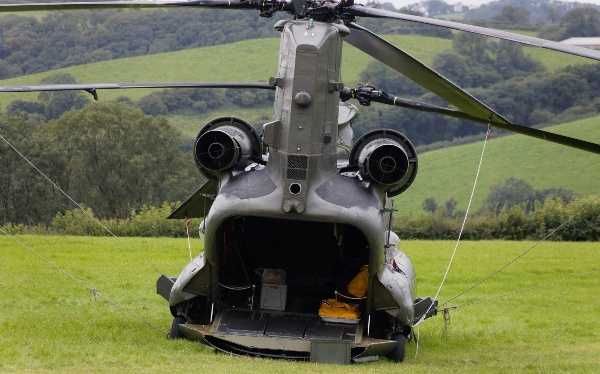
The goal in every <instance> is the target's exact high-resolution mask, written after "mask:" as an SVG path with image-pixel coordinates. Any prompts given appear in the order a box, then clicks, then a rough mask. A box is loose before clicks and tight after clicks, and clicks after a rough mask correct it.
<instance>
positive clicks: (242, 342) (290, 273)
mask: <svg viewBox="0 0 600 374" xmlns="http://www.w3.org/2000/svg"><path fill="white" fill-rule="evenodd" d="M276 29H278V30H280V31H281V45H280V54H279V56H280V57H279V69H278V75H277V77H276V78H275V81H276V85H277V89H276V93H275V104H274V120H273V121H272V122H269V123H267V124H265V125H264V127H263V129H264V131H263V135H262V142H263V144H264V146H265V147H266V148H267V149H268V152H265V156H264V164H263V165H261V164H260V163H255V164H252V165H249V166H247V167H246V168H244V169H243V170H233V171H230V172H224V173H221V174H220V175H219V183H218V185H219V187H218V193H217V195H216V198H215V200H214V202H213V203H212V206H211V208H210V210H209V211H208V214H207V215H206V217H205V220H204V222H203V224H202V228H203V231H204V232H203V233H204V253H203V254H202V255H200V256H199V257H197V258H196V259H194V261H192V262H191V263H190V264H189V265H188V266H187V267H186V268H185V269H184V270H183V271H182V273H181V274H180V275H179V276H178V277H177V279H176V281H175V282H174V285H173V286H172V288H171V290H170V294H169V303H170V305H171V310H172V311H173V314H174V315H177V313H182V314H185V311H186V310H188V309H189V304H193V300H197V299H198V298H200V299H201V300H202V303H201V304H202V306H201V307H202V308H204V309H205V313H200V314H201V315H202V316H203V317H201V318H199V319H200V320H202V321H201V322H200V323H196V325H194V324H193V323H186V324H185V325H184V326H183V327H182V329H183V330H184V331H186V332H187V335H189V336H196V337H198V338H201V339H202V340H203V341H205V342H207V341H208V342H209V343H210V344H211V345H214V346H219V347H221V349H224V350H228V351H235V352H237V351H236V349H238V350H239V349H240V348H236V349H233V348H231V347H245V348H244V349H242V351H243V352H244V353H248V352H252V353H254V354H259V353H265V352H270V353H269V355H272V353H273V352H280V351H281V352H287V353H288V356H289V352H295V353H296V354H306V353H307V352H306V351H307V350H308V352H310V351H311V342H315V341H319V339H318V338H319V337H321V338H332V337H331V336H325V335H326V334H325V335H323V334H321V335H323V336H321V335H319V334H320V333H319V332H316V333H315V332H314V331H313V330H315V331H316V330H318V329H319V328H322V330H323V331H324V329H326V328H329V327H328V326H329V325H327V323H324V324H323V326H321V325H319V323H320V322H319V318H318V310H319V305H320V300H325V299H328V298H334V297H336V296H337V295H344V292H345V291H344V290H343V289H344V284H345V283H347V281H349V280H350V279H352V275H354V274H355V273H357V272H358V271H359V270H360V268H361V267H363V266H365V265H366V266H368V286H367V290H366V295H365V296H364V297H359V298H351V300H350V301H349V302H351V303H352V302H353V303H356V304H358V305H359V307H360V311H361V315H360V322H358V323H357V324H356V325H355V326H357V328H358V330H356V331H354V330H353V331H354V333H353V334H350V335H353V336H354V335H359V336H358V337H356V338H352V341H351V347H352V349H355V348H356V349H358V348H361V349H360V354H359V353H356V352H357V351H356V352H355V353H353V354H352V357H358V356H360V355H366V354H373V352H371V351H372V350H373V349H375V350H377V349H379V350H380V351H382V350H383V351H385V349H390V347H391V346H392V345H393V344H392V343H393V342H391V341H389V340H386V339H389V336H390V335H391V334H393V333H394V331H398V330H402V331H407V330H410V326H411V325H412V324H413V322H414V317H415V316H414V310H413V305H414V302H415V294H414V292H415V275H414V269H413V266H412V264H411V262H410V260H409V259H408V257H407V256H406V255H404V254H403V253H402V252H400V251H399V248H397V244H398V239H397V236H396V235H395V234H394V233H392V232H390V231H389V230H390V227H391V215H392V209H391V207H392V205H391V202H390V200H389V199H388V197H387V195H386V193H385V191H384V190H383V189H381V188H379V187H378V186H377V185H375V184H373V183H368V182H367V181H365V180H363V179H362V178H360V177H359V176H358V175H357V174H356V173H354V174H352V173H342V172H341V170H340V167H339V162H338V161H339V160H338V155H337V139H338V107H339V92H338V89H339V87H341V84H340V81H341V79H340V78H341V77H340V66H341V56H342V42H343V37H344V36H345V35H347V34H348V32H349V29H348V28H347V27H346V26H344V25H343V24H335V23H321V22H313V21H310V20H292V21H285V22H281V23H278V24H277V25H276ZM264 269H280V270H282V271H283V272H284V273H286V274H287V283H286V284H285V285H282V286H283V287H280V289H277V290H276V292H279V293H278V295H281V293H285V296H284V298H286V299H287V300H286V301H284V302H283V306H282V307H281V308H277V307H276V308H275V309H277V311H276V312H269V309H266V308H264V306H265V305H266V304H265V305H263V303H262V301H263V298H264V297H265V296H264V293H265V292H266V291H265V290H264V287H263V288H262V289H261V285H260V283H261V280H260V277H259V275H260V274H258V272H260V271H263V270H264ZM244 292H246V294H245V295H244V296H242V297H241V299H240V295H239V294H240V293H244ZM261 292H262V293H263V294H261ZM236 294H238V295H237V296H236ZM259 294H261V295H260V297H261V303H259V302H258V295H259ZM340 297H344V296H340ZM240 300H241V302H240ZM345 301H348V300H345ZM182 306H185V307H182ZM242 311H243V312H242ZM232 313H234V314H232ZM235 313H247V314H244V316H246V317H240V315H235ZM273 313H274V314H273ZM286 313H287V314H288V316H289V318H291V319H292V320H294V321H295V322H293V323H292V322H290V324H292V325H293V326H295V327H294V329H295V330H294V329H292V330H294V331H295V332H294V333H289V334H288V335H286V336H282V335H277V334H269V331H268V329H269V327H268V326H269V325H270V324H272V323H274V322H272V320H273V319H274V318H276V317H273V315H276V316H277V318H284V317H285V316H286ZM292 316H293V317H292ZM298 316H304V317H298ZM311 316H312V317H311ZM240 318H241V319H243V318H247V319H248V321H256V320H257V318H258V320H261V319H263V320H265V324H264V326H263V325H262V324H261V325H260V327H259V328H257V329H254V330H253V328H252V327H251V326H254V323H255V322H248V323H246V324H244V323H243V322H240V326H242V327H240V326H238V327H236V328H233V327H231V326H233V325H235V323H234V322H232V321H234V320H235V321H239V320H240ZM302 318H306V319H305V320H302ZM299 319H300V320H302V322H298V320H299ZM189 320H190V318H188V321H189ZM390 320H392V322H389V321H390ZM298 323H300V325H302V324H304V325H305V326H304V328H302V327H301V326H300V327H298ZM315 323H316V325H315ZM217 325H218V326H217ZM224 325H226V326H229V327H230V328H223V326H224ZM342 325H343V324H341V325H340V326H342ZM186 326H187V327H186ZM194 326H204V327H201V328H200V327H194ZM307 326H308V327H307ZM310 326H312V329H313V330H311V331H313V332H312V333H311V334H312V335H310V336H309V330H310V328H309V327H310ZM343 328H346V327H343ZM343 328H342V330H343ZM384 331H386V332H384ZM284 335H285V334H284ZM334 335H335V334H334ZM365 339H367V340H365ZM368 339H371V340H368ZM377 339H379V340H377ZM334 340H335V339H334ZM342 340H343V339H342ZM368 342H370V343H368ZM386 342H387V345H386ZM280 344H283V347H285V348H282V349H276V348H277V347H279V345H280ZM315 344H316V343H315ZM369 344H371V345H369ZM373 347H376V348H373ZM245 349H247V350H249V351H245ZM299 352H302V353H299ZM369 352H370V353H369ZM283 356H286V354H283ZM291 357H296V356H294V355H293V354H292V356H291Z"/></svg>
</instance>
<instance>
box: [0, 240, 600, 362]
mask: <svg viewBox="0 0 600 374" xmlns="http://www.w3.org/2000/svg"><path fill="white" fill-rule="evenodd" d="M15 239H16V240H18V241H21V242H22V243H24V244H25V245H26V246H29V247H31V248H32V251H30V250H25V249H23V248H21V247H20V246H19V245H18V244H16V242H15ZM530 244H531V243H526V242H503V241H484V242H464V243H463V245H462V246H461V247H460V249H459V252H458V255H457V257H456V260H455V266H454V268H453V269H452V272H451V273H450V277H449V279H448V282H447V285H446V287H445V288H444V290H443V292H442V296H441V300H445V299H447V298H448V297H449V296H452V295H454V294H456V293H457V292H459V291H460V290H463V289H464V288H465V287H467V286H468V285H470V284H471V283H472V282H474V281H475V280H477V279H479V278H480V277H482V276H484V275H486V274H488V273H489V272H491V271H492V270H494V269H496V268H498V267H499V266H500V265H502V264H503V263H505V262H506V261H507V260H508V259H510V258H512V257H513V256H515V255H516V254H518V253H520V252H521V251H522V250H523V249H524V248H526V247H527V246H529V245H530ZM452 245H453V243H450V242H443V241H437V242H435V241H433V242H430V241H407V242H404V243H403V247H404V249H405V250H406V251H407V252H408V254H409V255H410V256H411V257H412V259H413V262H414V263H415V266H416V268H417V274H418V277H417V278H418V284H419V285H418V293H419V294H420V295H430V294H432V293H434V290H435V288H436V286H437V284H438V282H439V280H440V277H441V274H442V271H443V269H444V266H445V264H446V261H447V259H448V256H449V253H450V251H451V249H452ZM196 250H198V248H196ZM0 251H1V255H2V257H1V258H2V261H0V271H1V273H2V277H0V372H37V373H42V372H43V373H45V372H61V373H81V372H94V373H102V372H117V371H118V372H144V373H146V372H156V373H159V372H160V373H164V372H180V373H191V372H210V373H246V372H265V373H266V372H269V373H304V372H307V371H310V372H320V373H359V372H360V373H362V372H373V373H392V372H400V371H402V372H407V373H446V372H448V373H454V372H470V373H484V372H496V373H504V372H532V373H533V372H535V373H541V372H542V373H543V372H548V373H549V372H590V373H591V372H594V371H595V370H597V368H598V367H599V366H600V354H599V353H600V329H599V328H598V321H597V319H598V315H599V314H600V300H599V299H598V298H597V297H595V295H596V294H597V292H598V289H600V280H599V279H600V278H598V276H597V275H598V271H600V265H599V264H600V251H598V243H543V244H541V245H540V246H539V247H538V248H536V250H535V251H533V252H532V253H530V254H529V255H528V256H526V257H524V258H523V259H522V260H521V261H520V262H518V263H516V264H515V265H514V266H512V267H510V268H508V269H507V270H506V271H505V272H504V273H502V274H501V275H499V276H498V277H496V278H494V279H493V280H491V281H490V282H489V283H487V284H486V285H485V286H483V287H482V288H480V289H477V290H476V291H473V292H472V293H470V294H468V295H467V296H465V297H464V298H461V299H459V300H457V304H459V305H461V307H460V308H459V309H458V310H457V311H455V312H454V313H453V314H452V321H451V325H450V326H449V331H448V336H447V338H446V339H442V338H441V333H442V331H443V320H442V318H434V319H431V320H428V321H427V322H426V323H425V324H424V325H423V326H422V327H421V328H420V337H421V340H420V351H419V354H418V356H417V357H416V358H415V345H414V344H410V345H409V347H408V353H407V357H408V358H407V361H406V362H405V363H404V364H393V363H391V362H389V361H387V360H381V361H379V362H377V363H370V364H364V365H355V366H351V367H345V366H331V365H317V364H309V363H298V362H288V361H272V360H263V359H251V358H239V357H229V356H227V355H223V354H215V353H214V352H212V351H211V350H210V349H208V348H206V347H203V346H201V345H199V344H197V343H194V342H188V341H169V340H167V339H166V338H165V333H166V331H167V328H168V326H169V324H170V314H169V312H168V308H167V305H166V303H165V302H164V301H163V300H162V299H160V298H159V297H158V296H157V295H155V294H154V281H155V279H156V277H157V276H158V273H157V271H155V270H154V266H156V267H157V268H158V269H159V270H160V271H162V272H165V273H167V274H176V273H177V272H178V271H179V270H180V269H181V268H182V267H183V266H184V264H185V263H186V262H187V260H186V257H187V247H186V241H185V240H184V239H183V240H182V239H146V238H145V239H142V238H122V239H112V238H92V237H55V236H19V237H16V238H15V237H5V236H0ZM45 259H50V260H51V261H52V262H53V263H55V264H57V265H59V266H60V267H61V268H63V269H65V270H67V271H68V272H69V273H71V274H72V275H74V276H76V277H78V278H81V279H82V280H83V281H82V282H83V283H84V285H80V284H79V283H77V282H74V281H72V280H71V279H70V278H69V277H67V276H66V275H64V274H62V273H59V272H57V271H56V270H55V269H54V268H53V267H52V266H50V265H48V264H47V263H46V262H45ZM473 264H477V266H473ZM92 285H93V287H96V288H97V289H98V290H99V291H100V292H101V296H100V298H99V299H98V300H97V301H95V302H94V301H92V299H91V297H90V293H89V291H88V290H87V288H88V287H91V286H92Z"/></svg>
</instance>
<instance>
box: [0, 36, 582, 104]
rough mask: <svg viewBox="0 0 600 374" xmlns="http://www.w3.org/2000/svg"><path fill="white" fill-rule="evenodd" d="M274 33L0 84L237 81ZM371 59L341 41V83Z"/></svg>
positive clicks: (423, 43)
mask: <svg viewBox="0 0 600 374" xmlns="http://www.w3.org/2000/svg"><path fill="white" fill-rule="evenodd" d="M387 38H388V39H389V40H390V41H391V42H392V43H393V44H395V45H397V46H398V47H400V48H403V49H405V50H406V51H408V52H410V53H411V54H413V55H414V56H415V57H417V58H419V59H422V60H423V61H424V62H425V63H426V64H428V65H430V64H431V63H432V61H433V59H434V57H435V56H436V54H438V53H440V52H443V51H445V50H448V49H450V48H451V43H452V42H451V40H448V39H441V38H435V37H426V36H417V35H390V36H388V37H387ZM278 42H279V41H278V39H274V38H265V39H253V40H245V41H241V42H236V43H230V44H222V45H217V46H211V47H203V48H195V49H187V50H183V51H177V52H168V53H160V54H154V55H146V56H138V57H131V58H123V59H116V60H110V61H104V62H98V63H93V64H87V65H79V66H73V67H69V68H65V69H57V70H52V71H49V72H44V73H39V74H32V75H26V76H21V77H17V78H12V79H8V80H3V81H0V85H20V84H35V83H39V82H40V80H42V79H43V78H45V77H47V76H48V75H50V74H54V73H61V72H67V73H70V74H72V75H73V76H74V77H75V78H76V79H77V80H78V81H79V82H87V83H90V82H145V81H156V82H168V81H239V80H242V81H243V80H268V79H269V77H271V76H274V75H275V74H276V68H277V53H278ZM528 53H530V54H531V55H532V56H534V57H535V58H536V59H538V60H540V61H541V62H542V63H543V64H544V65H546V66H547V67H548V69H549V70H551V71H553V70H556V69H558V68H560V67H564V66H566V65H570V64H577V63H586V62H588V60H586V59H583V58H578V57H571V56H567V55H558V54H556V53H553V52H549V51H544V50H540V49H533V48H530V49H528ZM370 60H371V58H370V57H369V56H367V55H366V54H364V53H362V52H360V51H358V50H356V49H355V48H354V47H352V46H350V45H347V44H346V45H345V47H344V54H343V61H342V72H343V74H342V77H343V79H344V81H345V82H346V83H356V82H357V81H358V76H359V74H360V72H361V71H362V70H364V68H365V67H366V66H367V64H368V62H369V61H370ZM150 92H151V90H130V91H120V92H116V91H101V92H100V98H101V100H102V99H112V98H116V97H118V96H125V95H126V96H129V97H130V98H132V99H134V100H137V99H139V98H141V97H142V96H144V95H147V94H148V93H150ZM35 97H36V94H3V95H2V96H0V107H5V106H6V105H7V104H8V103H9V102H11V101H13V100H16V99H29V100H31V99H35Z"/></svg>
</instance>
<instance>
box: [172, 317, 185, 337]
mask: <svg viewBox="0 0 600 374" xmlns="http://www.w3.org/2000/svg"><path fill="white" fill-rule="evenodd" d="M185 322H186V320H185V318H184V317H182V316H176V317H175V318H173V322H172V323H171V330H169V334H168V335H167V337H168V338H169V339H181V338H183V333H182V332H181V330H180V329H179V325H181V324H183V323H185Z"/></svg>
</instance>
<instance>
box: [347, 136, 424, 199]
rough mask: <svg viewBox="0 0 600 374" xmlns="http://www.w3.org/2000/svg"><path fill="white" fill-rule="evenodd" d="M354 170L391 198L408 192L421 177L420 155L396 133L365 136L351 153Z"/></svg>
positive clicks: (407, 141) (351, 163)
mask: <svg viewBox="0 0 600 374" xmlns="http://www.w3.org/2000/svg"><path fill="white" fill-rule="evenodd" d="M349 161H350V167H352V168H355V169H358V170H359V171H360V174H361V175H362V177H363V178H365V179H367V180H370V181H372V182H373V183H375V184H376V185H379V186H381V187H383V189H384V190H385V191H386V192H387V194H388V196H396V195H398V194H400V193H402V192H404V191H405V190H406V189H407V188H408V187H409V186H410V185H411V184H412V182H413V181H414V180H415V177H416V176H417V152H416V150H415V147H414V146H413V144H412V143H411V141H410V140H409V139H408V138H407V137H406V136H405V135H404V134H402V133H400V132H398V131H395V130H384V129H380V130H374V131H371V132H369V133H367V134H365V135H363V136H362V137H361V138H360V139H358V141H357V142H356V144H355V145H354V147H353V148H352V152H351V153H350V160H349Z"/></svg>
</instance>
